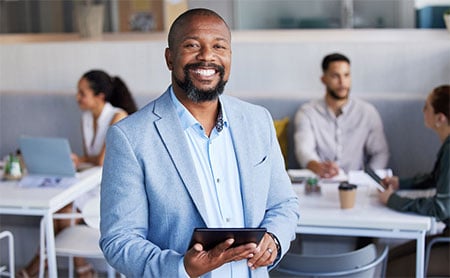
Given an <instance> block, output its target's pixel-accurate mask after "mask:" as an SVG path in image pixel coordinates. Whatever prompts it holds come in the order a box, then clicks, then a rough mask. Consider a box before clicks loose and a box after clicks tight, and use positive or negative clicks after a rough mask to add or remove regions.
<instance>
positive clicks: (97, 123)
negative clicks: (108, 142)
mask: <svg viewBox="0 0 450 278" xmlns="http://www.w3.org/2000/svg"><path fill="white" fill-rule="evenodd" d="M76 99H77V102H78V106H79V107H80V109H81V110H82V111H83V113H82V117H81V129H82V135H83V150H84V154H83V155H82V156H78V155H76V154H72V159H73V161H74V164H75V165H76V166H79V165H80V164H81V163H89V164H93V165H99V166H102V165H103V159H104V156H105V137H106V131H107V129H108V128H109V126H111V125H112V124H114V123H116V122H118V121H120V120H121V119H123V118H125V117H126V116H128V115H130V114H132V113H134V112H136V110H137V108H136V104H135V102H134V100H133V97H132V96H131V93H130V91H129V90H128V88H127V86H126V85H125V83H124V82H123V81H122V79H120V78H119V77H111V76H110V75H108V74H107V73H106V72H104V71H102V70H91V71H88V72H86V73H85V74H83V76H82V77H81V78H80V80H79V81H78V92H77V95H76ZM98 195H99V190H98V189H94V190H92V191H91V192H88V193H86V194H85V195H83V196H81V197H80V198H78V199H77V200H75V202H74V204H70V205H68V206H66V207H64V208H62V209H61V210H59V211H58V213H70V212H72V211H73V206H75V208H76V209H77V210H81V209H82V208H83V205H84V203H85V202H86V201H87V200H89V199H91V198H95V197H97V198H98ZM78 221H79V220H78ZM69 225H71V220H61V219H60V220H55V221H54V229H55V234H57V233H59V232H60V231H62V230H63V229H64V228H66V227H68V226H69ZM74 260H75V267H76V272H77V277H86V278H89V277H93V276H94V274H95V272H94V269H93V267H92V265H91V264H89V263H88V262H86V260H85V259H84V258H77V257H76V258H75V259H74ZM38 273H39V254H37V255H36V256H35V257H34V258H33V259H32V260H31V262H30V263H29V264H28V265H27V267H26V268H25V269H22V270H20V271H19V273H18V277H23V278H28V277H37V275H38Z"/></svg>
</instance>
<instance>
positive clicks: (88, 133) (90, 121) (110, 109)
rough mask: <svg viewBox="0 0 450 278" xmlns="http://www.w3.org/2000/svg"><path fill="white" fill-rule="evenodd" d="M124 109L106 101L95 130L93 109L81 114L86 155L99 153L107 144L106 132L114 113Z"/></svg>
mask: <svg viewBox="0 0 450 278" xmlns="http://www.w3.org/2000/svg"><path fill="white" fill-rule="evenodd" d="M120 111H122V109H121V108H117V107H114V106H112V105H111V103H109V102H106V103H105V106H104V107H103V110H102V113H101V114H100V116H99V117H98V119H97V130H96V131H95V130H94V116H93V115H92V112H91V111H85V112H83V114H82V115H81V125H82V130H83V140H84V146H85V150H86V155H89V156H95V155H98V154H99V153H100V152H101V151H102V148H103V145H104V144H105V138H106V132H107V131H108V128H109V126H110V125H111V121H112V119H113V118H114V115H115V114H116V113H118V112H120Z"/></svg>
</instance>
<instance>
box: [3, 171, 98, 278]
mask: <svg viewBox="0 0 450 278" xmlns="http://www.w3.org/2000/svg"><path fill="white" fill-rule="evenodd" d="M77 175H78V177H79V181H78V182H76V183H75V184H73V185H71V186H69V187H66V188H54V187H53V188H40V187H38V188H23V187H20V186H19V185H18V182H15V181H2V182H0V192H1V194H0V214H11V215H35V216H42V217H43V221H44V226H45V227H44V229H45V239H46V250H47V262H48V271H49V277H58V274H57V266H56V254H55V237H54V230H53V217H52V214H53V213H54V212H56V211H58V210H59V209H61V208H63V207H64V206H66V205H68V204H70V203H71V202H73V201H74V200H75V199H76V198H78V197H79V196H81V195H83V194H84V193H86V192H88V191H89V190H91V189H93V188H95V187H96V186H98V185H99V184H100V181H101V175H102V168H101V167H93V168H90V169H87V170H84V171H83V172H81V173H78V174H77ZM41 248H43V247H42V246H41Z"/></svg>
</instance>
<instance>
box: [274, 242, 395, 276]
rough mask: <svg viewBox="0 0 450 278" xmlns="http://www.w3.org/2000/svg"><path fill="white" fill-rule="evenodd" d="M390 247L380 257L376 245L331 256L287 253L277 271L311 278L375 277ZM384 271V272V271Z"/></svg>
mask: <svg viewBox="0 0 450 278" xmlns="http://www.w3.org/2000/svg"><path fill="white" fill-rule="evenodd" d="M387 252H388V247H387V246H386V247H385V249H384V250H383V252H382V253H381V254H380V255H378V252H377V248H376V246H375V245H374V244H369V245H367V246H365V247H363V248H361V249H358V250H355V251H351V252H346V253H341V254H331V255H328V254H326V255H305V254H294V253H289V252H288V253H287V254H286V255H285V257H284V258H283V260H282V261H281V262H280V264H279V266H278V268H277V271H278V272H281V273H286V274H291V275H300V276H311V277H330V276H333V277H338V276H345V277H374V273H375V267H376V266H378V265H379V264H380V263H381V262H382V261H384V259H385V258H386V256H387ZM382 271H384V270H382Z"/></svg>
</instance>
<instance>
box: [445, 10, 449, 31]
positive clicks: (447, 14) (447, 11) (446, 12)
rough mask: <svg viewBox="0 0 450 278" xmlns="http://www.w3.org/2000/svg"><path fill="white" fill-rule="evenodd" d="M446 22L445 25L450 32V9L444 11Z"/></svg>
mask: <svg viewBox="0 0 450 278" xmlns="http://www.w3.org/2000/svg"><path fill="white" fill-rule="evenodd" d="M444 22H445V27H447V31H449V32H450V9H448V10H446V11H445V12H444Z"/></svg>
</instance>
